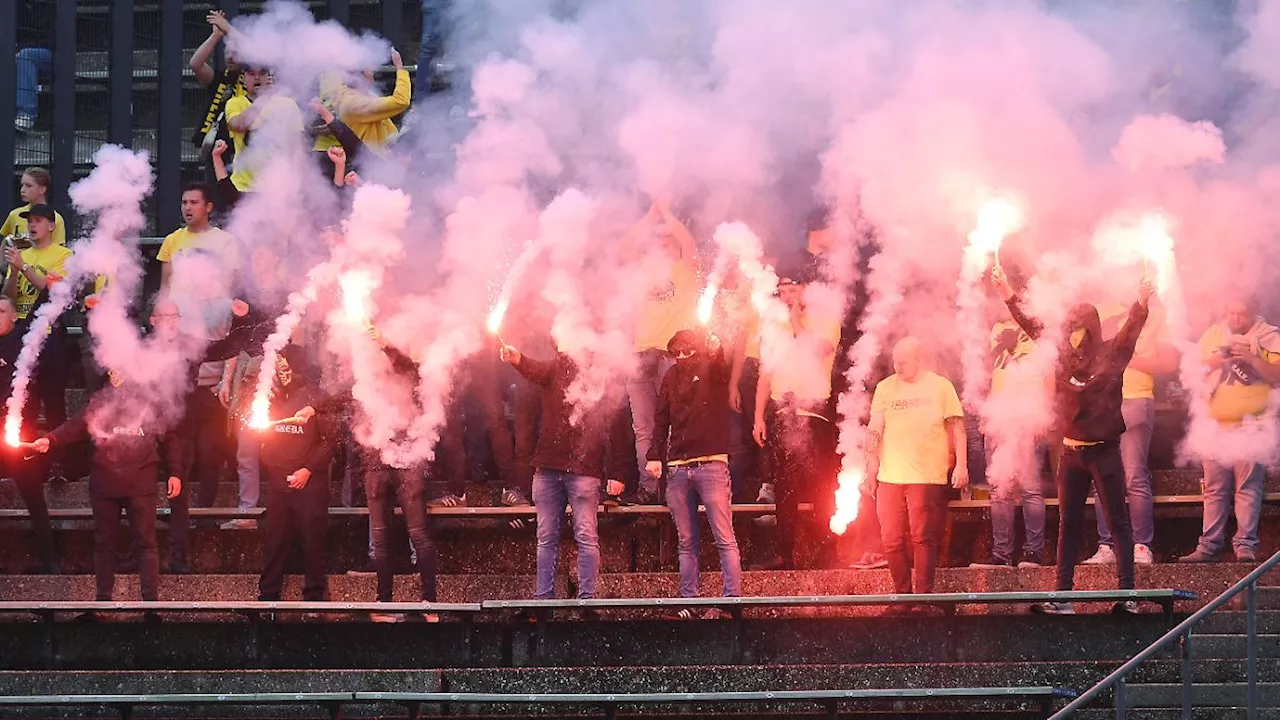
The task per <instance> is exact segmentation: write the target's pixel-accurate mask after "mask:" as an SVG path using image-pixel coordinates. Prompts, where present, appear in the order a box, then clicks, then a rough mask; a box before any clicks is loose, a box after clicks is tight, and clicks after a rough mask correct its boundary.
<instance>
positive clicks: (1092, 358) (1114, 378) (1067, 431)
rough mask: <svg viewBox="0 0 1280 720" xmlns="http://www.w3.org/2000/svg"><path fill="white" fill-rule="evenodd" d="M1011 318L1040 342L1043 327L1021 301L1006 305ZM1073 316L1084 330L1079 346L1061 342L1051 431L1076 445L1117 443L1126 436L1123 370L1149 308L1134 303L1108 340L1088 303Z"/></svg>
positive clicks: (1095, 313) (1016, 299)
mask: <svg viewBox="0 0 1280 720" xmlns="http://www.w3.org/2000/svg"><path fill="white" fill-rule="evenodd" d="M1007 304H1008V306H1009V312H1010V313H1012V314H1013V319H1014V321H1015V322H1017V323H1018V325H1019V326H1021V327H1022V329H1023V330H1025V331H1026V332H1027V334H1028V335H1030V336H1031V337H1032V339H1036V340H1038V339H1040V336H1041V334H1042V333H1043V332H1044V325H1043V323H1041V322H1040V321H1038V320H1036V319H1034V318H1031V317H1029V316H1028V315H1027V314H1026V313H1025V312H1023V310H1022V303H1021V301H1020V299H1019V298H1017V297H1014V298H1012V299H1010V300H1009V302H1008V303H1007ZM1071 316H1072V318H1075V319H1076V320H1075V321H1074V322H1075V323H1076V324H1078V325H1079V326H1080V327H1082V328H1083V329H1084V330H1085V336H1084V340H1083V341H1082V342H1081V345H1080V347H1079V348H1073V347H1071V344H1070V343H1064V344H1063V348H1062V350H1061V352H1060V353H1059V355H1058V367H1057V370H1056V373H1055V378H1054V379H1055V382H1054V387H1055V391H1054V402H1053V404H1054V431H1055V432H1057V433H1060V434H1061V435H1062V436H1063V437H1065V438H1069V439H1071V440H1078V441H1080V442H1113V441H1119V439H1120V436H1121V435H1123V434H1124V431H1125V426H1124V415H1123V414H1122V413H1121V405H1122V403H1123V402H1124V395H1123V392H1122V386H1123V380H1124V370H1125V368H1126V367H1128V365H1129V361H1130V360H1131V359H1133V351H1134V348H1135V347H1136V346H1137V344H1138V335H1139V334H1140V333H1141V332H1142V326H1143V325H1144V324H1145V323H1146V321H1147V308H1146V306H1144V305H1142V304H1141V303H1134V304H1133V307H1132V308H1130V309H1129V318H1128V319H1127V320H1126V321H1125V323H1124V326H1123V327H1121V328H1120V332H1118V333H1116V336H1115V337H1114V338H1112V339H1111V340H1106V341H1104V340H1102V331H1101V323H1100V322H1099V320H1098V311H1097V309H1096V308H1094V307H1093V306H1092V305H1078V306H1076V307H1074V308H1072V311H1071Z"/></svg>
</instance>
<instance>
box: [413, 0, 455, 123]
mask: <svg viewBox="0 0 1280 720" xmlns="http://www.w3.org/2000/svg"><path fill="white" fill-rule="evenodd" d="M449 1H450V0H422V38H421V42H420V43H419V45H418V72H417V76H416V79H415V80H414V83H413V92H414V95H415V96H416V97H415V98H414V99H415V100H416V99H417V98H420V97H425V96H426V95H427V94H429V93H430V92H431V82H430V78H431V66H432V64H433V63H434V62H436V61H437V60H439V59H440V57H441V56H443V55H444V39H445V38H444V36H445V31H446V27H445V25H446V20H447V16H448V14H449V10H450V8H449Z"/></svg>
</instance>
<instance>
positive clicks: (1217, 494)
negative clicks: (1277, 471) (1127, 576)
mask: <svg viewBox="0 0 1280 720" xmlns="http://www.w3.org/2000/svg"><path fill="white" fill-rule="evenodd" d="M1224 310H1225V312H1224V313H1223V318H1222V321H1221V322H1219V323H1217V324H1215V325H1213V326H1212V327H1210V328H1209V329H1208V330H1206V331H1205V333H1204V335H1202V336H1201V337H1200V356H1201V357H1202V358H1203V359H1204V363H1205V367H1206V369H1207V370H1208V372H1209V384H1210V387H1212V392H1211V394H1210V396H1209V408H1208V409H1209V415H1210V417H1212V418H1213V419H1214V420H1216V421H1217V422H1218V426H1219V429H1220V432H1221V433H1223V437H1224V439H1225V438H1229V437H1230V434H1231V433H1232V432H1234V431H1236V430H1237V429H1239V428H1240V426H1241V425H1243V424H1245V423H1246V422H1249V421H1250V420H1253V419H1254V418H1256V417H1257V416H1259V415H1262V414H1263V413H1265V412H1266V411H1267V409H1268V407H1270V405H1271V393H1272V391H1273V389H1274V388H1275V387H1277V386H1280V330H1277V329H1276V326H1274V325H1272V324H1271V323H1269V322H1267V321H1266V320H1265V319H1263V318H1262V316H1261V315H1259V314H1258V307H1257V301H1256V300H1254V299H1252V298H1248V297H1243V298H1242V297H1237V298H1233V299H1231V300H1230V301H1228V302H1227V303H1226V306H1225V308H1224ZM1232 444H1233V443H1230V442H1221V443H1220V445H1222V446H1224V447H1230V446H1231V445H1232ZM1264 480H1265V471H1264V469H1263V467H1262V464H1261V463H1259V462H1258V461H1257V460H1256V459H1253V458H1248V457H1244V458H1241V457H1235V458H1230V459H1229V460H1228V461H1224V459H1222V458H1218V457H1213V456H1209V457H1206V458H1205V459H1204V524H1203V530H1202V532H1201V534H1200V540H1199V542H1198V543H1197V544H1196V550H1195V552H1193V553H1191V554H1190V555H1184V556H1182V557H1180V558H1178V562H1185V563H1204V562H1216V561H1217V560H1218V557H1219V555H1220V554H1221V553H1222V551H1223V549H1224V548H1225V547H1226V544H1227V518H1228V517H1229V516H1230V515H1231V514H1232V512H1233V511H1234V514H1235V518H1236V532H1235V536H1234V537H1232V538H1231V547H1232V550H1233V552H1234V554H1235V558H1236V561H1237V562H1256V561H1257V560H1258V522H1259V520H1260V519H1261V516H1262V492H1263V481H1264Z"/></svg>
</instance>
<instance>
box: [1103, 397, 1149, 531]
mask: <svg viewBox="0 0 1280 720" xmlns="http://www.w3.org/2000/svg"><path fill="white" fill-rule="evenodd" d="M1120 407H1121V412H1123V413H1124V426H1125V431H1124V434H1123V435H1121V436H1120V462H1122V463H1124V481H1125V490H1126V492H1125V494H1126V496H1127V500H1128V504H1129V524H1130V525H1132V526H1133V542H1134V543H1135V544H1138V545H1150V544H1151V542H1152V541H1153V540H1155V535H1156V525H1155V503H1154V501H1153V500H1152V499H1151V468H1150V467H1149V466H1148V462H1149V458H1150V455H1151V436H1152V435H1153V434H1154V432H1155V421H1156V401H1155V400H1152V399H1151V398H1135V399H1132V400H1125V401H1124V404H1123V405H1121V406H1120ZM1094 497H1097V493H1096V492H1095V493H1094ZM1095 514H1096V515H1097V516H1098V544H1099V545H1106V546H1108V547H1110V546H1111V529H1110V528H1109V527H1107V514H1106V513H1102V512H1100V513H1095Z"/></svg>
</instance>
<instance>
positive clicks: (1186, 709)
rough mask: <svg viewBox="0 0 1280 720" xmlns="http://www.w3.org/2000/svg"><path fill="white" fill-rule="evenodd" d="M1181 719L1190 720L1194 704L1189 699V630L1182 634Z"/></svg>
mask: <svg viewBox="0 0 1280 720" xmlns="http://www.w3.org/2000/svg"><path fill="white" fill-rule="evenodd" d="M1181 644H1182V720H1191V714H1192V708H1193V707H1194V704H1193V702H1192V699H1191V683H1192V674H1193V673H1192V667H1191V630H1190V629H1188V630H1187V631H1186V632H1185V633H1183V635H1182V643H1181Z"/></svg>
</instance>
